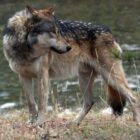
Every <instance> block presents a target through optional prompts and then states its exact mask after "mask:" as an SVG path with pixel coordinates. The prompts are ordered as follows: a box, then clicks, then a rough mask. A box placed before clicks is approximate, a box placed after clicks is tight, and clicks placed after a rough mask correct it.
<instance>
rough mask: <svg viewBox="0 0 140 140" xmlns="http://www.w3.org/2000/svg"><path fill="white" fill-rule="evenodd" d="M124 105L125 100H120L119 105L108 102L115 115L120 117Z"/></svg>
mask: <svg viewBox="0 0 140 140" xmlns="http://www.w3.org/2000/svg"><path fill="white" fill-rule="evenodd" d="M125 105H126V100H122V101H121V103H113V102H110V106H111V107H112V109H113V113H114V114H115V115H122V114H123V109H124V106H125Z"/></svg>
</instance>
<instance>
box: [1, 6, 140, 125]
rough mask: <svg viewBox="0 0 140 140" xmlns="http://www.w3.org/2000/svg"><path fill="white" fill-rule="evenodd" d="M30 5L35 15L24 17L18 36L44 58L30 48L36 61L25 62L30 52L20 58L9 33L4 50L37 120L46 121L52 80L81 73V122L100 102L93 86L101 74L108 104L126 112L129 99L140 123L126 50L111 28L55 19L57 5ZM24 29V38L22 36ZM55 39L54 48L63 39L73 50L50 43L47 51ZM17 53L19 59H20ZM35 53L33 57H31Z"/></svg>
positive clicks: (78, 120) (18, 38)
mask: <svg viewBox="0 0 140 140" xmlns="http://www.w3.org/2000/svg"><path fill="white" fill-rule="evenodd" d="M27 9H28V10H27V11H28V13H30V14H29V15H30V16H31V17H32V18H29V20H28V16H27V14H26V15H25V17H24V20H25V21H24V22H23V21H22V23H24V24H22V25H21V27H20V28H19V29H20V34H18V35H19V36H16V37H15V36H14V39H15V40H22V39H23V40H24V43H25V45H24V46H25V47H27V46H28V45H29V46H30V47H31V48H33V50H34V51H33V52H34V53H35V56H36V55H37V56H38V57H32V55H31V56H30V55H29V54H31V53H29V52H30V51H29V50H28V51H25V52H28V55H29V56H30V57H31V58H35V59H29V60H28V59H27V60H26V61H25V60H24V59H23V58H24V57H25V56H26V55H25V54H26V53H25V54H24V53H23V52H24V51H19V52H20V53H19V52H18V53H19V57H17V54H16V53H12V54H11V53H9V52H13V51H11V49H9V48H11V46H13V44H12V43H11V38H10V37H7V35H9V34H5V35H4V41H3V42H4V43H3V44H4V53H5V56H6V58H7V60H8V61H9V64H10V67H11V69H12V70H13V71H15V72H16V73H18V75H19V77H20V79H21V82H22V85H23V87H24V89H25V92H26V94H27V100H28V106H29V112H30V116H31V121H32V122H39V123H40V122H43V121H44V119H45V117H44V116H45V114H44V113H45V112H46V104H47V100H48V94H49V80H51V79H59V78H60V79H62V78H63V79H64V78H68V77H72V76H78V77H79V86H80V89H81V94H82V96H83V108H82V110H81V112H80V113H79V114H78V115H77V117H76V119H75V120H74V123H75V124H76V125H79V124H80V123H81V121H82V120H83V119H84V117H85V116H86V114H87V113H88V112H89V110H90V109H91V107H92V106H93V104H94V99H93V94H92V86H93V83H94V81H95V79H96V77H97V75H101V76H102V78H103V80H104V82H105V84H106V87H107V95H108V102H109V104H110V106H111V107H112V109H113V111H114V114H115V115H117V114H118V115H121V114H122V113H123V108H124V106H125V102H126V101H128V102H129V103H130V105H131V108H132V111H133V118H134V119H135V120H136V121H137V123H138V124H140V116H139V110H138V106H137V102H138V99H137V97H136V95H135V94H133V92H132V91H131V90H130V88H129V87H128V83H127V81H126V79H125V73H124V70H123V67H122V61H121V59H120V56H121V53H122V51H121V48H120V46H119V44H118V43H117V41H116V40H115V37H114V36H113V34H112V32H111V30H110V29H109V28H108V27H106V26H103V25H98V24H92V23H86V22H81V21H66V20H58V19H56V18H55V15H54V11H55V8H53V7H51V8H47V9H42V10H36V9H35V8H32V7H27ZM14 17H16V16H14ZM12 19H13V17H12ZM18 19H19V18H18ZM14 21H18V20H17V19H16V20H14ZM26 22H27V23H26ZM12 23H13V25H15V22H13V20H9V24H12ZM25 23H26V24H25ZM17 24H18V25H16V26H17V27H19V23H17ZM25 25H28V26H29V28H28V29H29V31H27V28H26V27H25ZM14 27H15V26H14ZM52 27H53V28H52ZM15 28H16V27H15ZM21 28H22V30H21ZM25 29H26V30H25ZM23 30H24V35H23V36H24V37H23V36H22V37H21V35H22V34H23ZM16 31H17V30H16ZM10 35H11V34H10ZM7 38H8V39H7ZM21 38H22V39H21ZM16 42H18V41H15V43H14V44H16ZM50 42H51V43H52V46H60V45H58V44H59V42H60V44H67V45H68V46H70V47H71V50H70V51H68V52H67V53H63V54H59V53H58V52H57V53H56V52H55V51H53V50H51V49H50V48H51V47H49V51H46V52H43V53H42V49H41V48H47V50H48V46H51V45H50ZM26 43H27V44H26ZM19 44H20V46H21V44H22V42H19ZM54 44H55V45H54ZM15 46H16V45H15ZM62 46H63V45H62ZM63 47H64V46H63ZM55 48H58V47H55ZM36 49H41V51H38V50H37V51H36ZM9 50H10V51H9ZM65 50H67V49H65ZM34 53H33V54H34ZM36 53H37V54H36ZM38 53H39V55H38ZM22 54H23V55H22ZM28 55H27V56H28ZM15 56H16V58H18V59H15ZM22 56H24V57H22ZM27 56H26V57H27ZM29 56H28V57H27V58H30V57H29ZM26 57H25V58H26ZM15 60H16V61H15ZM21 60H22V61H21ZM23 60H24V61H23ZM34 78H36V79H37V83H38V84H37V85H38V88H37V89H38V109H37V108H36V102H35V99H34V96H33V90H32V88H31V87H32V79H34Z"/></svg>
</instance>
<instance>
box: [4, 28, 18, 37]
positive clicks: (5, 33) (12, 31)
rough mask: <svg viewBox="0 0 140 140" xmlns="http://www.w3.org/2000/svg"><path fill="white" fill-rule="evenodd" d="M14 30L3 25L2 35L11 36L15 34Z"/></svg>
mask: <svg viewBox="0 0 140 140" xmlns="http://www.w3.org/2000/svg"><path fill="white" fill-rule="evenodd" d="M15 33H16V31H15V29H14V28H13V27H7V26H5V28H4V31H3V36H4V35H8V36H13V35H15Z"/></svg>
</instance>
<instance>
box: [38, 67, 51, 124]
mask: <svg viewBox="0 0 140 140" xmlns="http://www.w3.org/2000/svg"><path fill="white" fill-rule="evenodd" d="M37 86H38V87H37V89H38V121H37V123H38V124H39V125H41V124H42V123H44V122H45V121H46V118H45V114H46V112H47V103H48V94H49V74H48V69H47V68H46V69H45V70H42V72H41V75H40V76H38V78H37Z"/></svg>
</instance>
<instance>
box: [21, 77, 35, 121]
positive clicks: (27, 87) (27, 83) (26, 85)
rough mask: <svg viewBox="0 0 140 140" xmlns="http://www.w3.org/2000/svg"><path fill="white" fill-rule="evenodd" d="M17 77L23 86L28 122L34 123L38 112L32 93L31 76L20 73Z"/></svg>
mask: <svg viewBox="0 0 140 140" xmlns="http://www.w3.org/2000/svg"><path fill="white" fill-rule="evenodd" d="M19 78H20V81H21V84H22V86H23V89H24V92H25V93H26V99H27V102H28V107H29V117H30V122H31V123H34V122H36V120H37V117H38V112H37V109H36V102H35V99H34V93H33V90H32V78H27V77H24V76H21V75H20V76H19Z"/></svg>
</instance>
